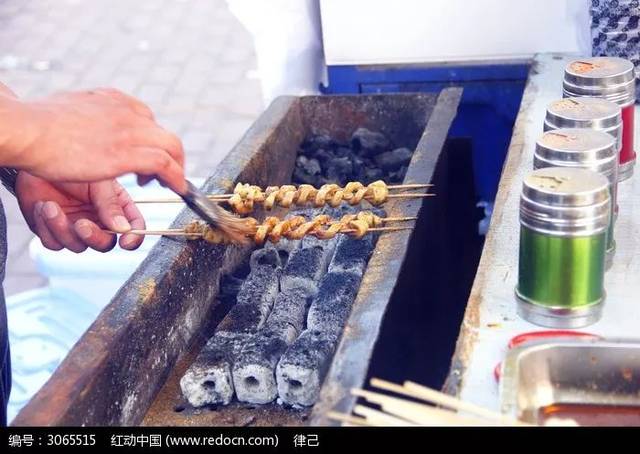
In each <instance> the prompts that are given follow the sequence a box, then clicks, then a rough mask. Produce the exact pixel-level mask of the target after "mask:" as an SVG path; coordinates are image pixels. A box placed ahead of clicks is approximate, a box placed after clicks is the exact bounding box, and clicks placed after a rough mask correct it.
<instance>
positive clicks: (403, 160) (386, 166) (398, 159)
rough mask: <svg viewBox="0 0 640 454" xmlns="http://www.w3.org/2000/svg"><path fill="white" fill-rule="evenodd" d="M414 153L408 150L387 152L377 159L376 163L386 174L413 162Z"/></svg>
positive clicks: (379, 155) (400, 149) (399, 149)
mask: <svg viewBox="0 0 640 454" xmlns="http://www.w3.org/2000/svg"><path fill="white" fill-rule="evenodd" d="M412 155H413V152H412V151H411V150H409V149H408V148H396V149H395V150H393V151H385V152H384V153H380V154H378V155H377V156H376V157H375V162H376V164H377V165H378V166H380V168H381V169H382V170H384V171H386V172H391V171H396V170H399V169H400V168H402V167H403V166H406V165H408V164H409V162H410V161H411V156H412Z"/></svg>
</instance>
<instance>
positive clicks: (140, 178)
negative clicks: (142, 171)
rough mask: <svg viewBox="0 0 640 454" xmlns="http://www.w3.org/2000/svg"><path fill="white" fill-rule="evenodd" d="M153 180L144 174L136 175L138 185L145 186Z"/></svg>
mask: <svg viewBox="0 0 640 454" xmlns="http://www.w3.org/2000/svg"><path fill="white" fill-rule="evenodd" d="M151 180H153V177H147V176H144V175H138V186H145V185H147V184H149V183H150V182H151Z"/></svg>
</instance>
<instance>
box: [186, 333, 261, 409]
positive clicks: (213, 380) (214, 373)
mask: <svg viewBox="0 0 640 454" xmlns="http://www.w3.org/2000/svg"><path fill="white" fill-rule="evenodd" d="M248 338H249V335H248V334H243V333H226V332H223V333H216V334H215V335H214V336H213V337H212V338H210V339H209V340H208V341H207V343H206V345H205V346H204V348H203V349H202V350H201V351H200V353H199V354H198V357H197V358H196V360H195V361H194V362H193V364H192V365H191V366H190V367H189V369H188V370H187V372H186V373H185V374H184V376H183V377H182V378H181V379H180V389H181V390H182V395H183V396H184V397H185V398H186V399H187V401H188V402H189V403H190V404H191V405H193V406H194V407H202V406H204V405H210V404H224V405H227V404H229V402H231V399H232V398H233V381H232V375H231V365H232V358H233V356H234V355H235V354H237V353H238V352H239V351H240V349H241V347H242V345H243V344H244V343H245V342H246V340H247V339H248Z"/></svg>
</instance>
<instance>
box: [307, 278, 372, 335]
mask: <svg viewBox="0 0 640 454" xmlns="http://www.w3.org/2000/svg"><path fill="white" fill-rule="evenodd" d="M361 279H362V273H360V274H355V273H353V272H350V273H345V272H335V271H334V272H331V273H327V274H325V275H324V277H323V278H322V281H321V282H320V287H319V288H318V293H317V295H316V297H315V298H314V299H313V302H312V303H311V306H310V307H309V313H308V314H307V328H308V329H316V330H321V331H323V332H324V333H330V332H334V333H336V334H338V335H339V333H341V332H342V329H343V328H344V324H345V322H346V320H347V317H348V316H349V313H350V312H351V305H352V304H353V300H354V299H355V297H356V294H357V293H358V289H359V288H360V280H361Z"/></svg>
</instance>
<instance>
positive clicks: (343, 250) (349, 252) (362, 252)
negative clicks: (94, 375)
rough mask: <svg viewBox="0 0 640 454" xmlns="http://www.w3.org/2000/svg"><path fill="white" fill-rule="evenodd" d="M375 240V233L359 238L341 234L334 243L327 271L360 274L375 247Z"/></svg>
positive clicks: (362, 272)
mask: <svg viewBox="0 0 640 454" xmlns="http://www.w3.org/2000/svg"><path fill="white" fill-rule="evenodd" d="M375 240H376V238H375V235H365V236H364V237H362V238H361V239H356V238H351V237H350V236H347V235H343V236H342V238H340V239H339V240H338V244H337V245H336V252H335V253H334V254H333V258H332V259H331V263H330V264H329V269H328V270H327V271H328V273H339V272H344V273H352V274H356V275H358V276H362V275H363V274H364V270H365V268H366V267H367V263H368V262H369V257H370V256H371V253H372V252H373V248H374V247H375Z"/></svg>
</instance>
